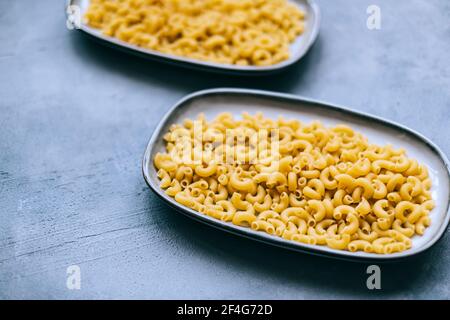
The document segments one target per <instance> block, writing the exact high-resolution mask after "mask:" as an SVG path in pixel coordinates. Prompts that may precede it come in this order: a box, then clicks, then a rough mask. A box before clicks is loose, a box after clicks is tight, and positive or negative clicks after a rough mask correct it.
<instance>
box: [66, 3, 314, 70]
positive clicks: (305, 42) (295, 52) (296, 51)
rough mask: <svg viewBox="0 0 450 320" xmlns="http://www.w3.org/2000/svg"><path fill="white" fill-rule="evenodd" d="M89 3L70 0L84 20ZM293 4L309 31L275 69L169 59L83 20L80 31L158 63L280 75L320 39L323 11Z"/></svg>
mask: <svg viewBox="0 0 450 320" xmlns="http://www.w3.org/2000/svg"><path fill="white" fill-rule="evenodd" d="M89 1H90V0H69V1H68V5H71V6H76V7H77V8H79V13H80V15H81V17H83V16H84V14H85V12H86V10H87V8H88V7H89ZM290 1H291V2H292V3H294V4H296V5H297V6H298V7H299V8H301V9H302V10H303V11H304V12H305V13H306V19H305V30H304V32H303V34H301V35H300V36H299V37H297V39H296V40H295V42H294V43H292V44H291V45H290V54H291V56H290V58H289V59H288V60H285V61H282V62H280V63H277V64H275V65H271V66H237V65H231V64H219V63H214V62H206V61H200V60H195V59H189V58H185V57H179V56H174V55H168V54H164V53H161V52H158V51H155V50H149V49H143V48H140V47H138V46H135V45H132V44H129V43H127V42H124V41H121V40H118V39H116V38H113V37H109V36H105V35H103V34H102V32H101V31H100V30H98V29H95V28H92V27H90V26H88V25H87V24H85V23H83V20H81V25H80V29H79V30H80V31H82V32H83V33H85V34H87V35H90V36H92V37H94V38H95V39H98V40H101V41H102V42H104V43H105V44H108V45H110V46H112V47H114V48H117V49H121V50H123V51H126V52H129V53H133V54H137V55H140V56H143V57H146V58H151V59H154V60H159V61H163V62H167V63H171V64H176V65H181V66H185V67H191V68H199V69H204V70H208V71H216V72H221V73H234V74H247V75H251V74H255V75H257V74H264V73H270V72H275V71H280V70H282V69H284V68H286V67H288V66H290V65H292V64H294V63H295V62H297V61H299V60H300V59H301V58H302V57H303V56H304V55H305V54H306V52H307V51H308V50H309V48H310V47H311V46H312V44H313V43H314V41H315V39H316V37H317V34H318V32H319V23H320V13H319V7H318V6H317V5H316V4H315V3H314V2H313V1H311V0H290Z"/></svg>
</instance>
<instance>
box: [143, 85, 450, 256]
mask: <svg viewBox="0 0 450 320" xmlns="http://www.w3.org/2000/svg"><path fill="white" fill-rule="evenodd" d="M218 94H232V95H233V94H241V95H251V96H255V97H266V98H278V99H282V100H287V101H290V102H300V103H309V104H312V105H320V106H321V107H325V108H330V109H331V110H335V111H341V112H344V113H346V114H349V115H353V116H357V117H361V118H365V119H369V120H374V121H376V122H378V123H381V124H384V125H387V126H389V127H393V128H396V129H399V130H401V131H404V132H406V133H408V134H409V135H412V136H414V137H415V138H416V139H418V140H420V141H421V142H423V143H424V144H425V145H426V146H427V147H428V148H430V149H431V151H433V152H434V153H435V154H436V155H437V156H438V157H439V158H440V160H441V161H442V163H443V164H444V166H445V168H446V171H447V178H448V181H449V187H450V162H449V160H448V158H447V156H446V155H445V153H444V152H443V151H442V150H441V149H440V148H439V147H438V146H437V145H436V144H435V143H433V142H432V141H431V140H429V139H428V138H426V137H425V136H423V135H422V134H421V133H419V132H417V131H415V130H413V129H411V128H408V127H406V126H404V125H402V124H399V123H397V122H395V121H391V120H387V119H384V118H382V117H379V116H376V115H372V114H369V113H364V112H361V111H357V110H353V109H350V108H347V107H343V106H340V105H336V104H331V103H328V102H324V101H321V100H317V99H311V98H307V97H304V96H298V95H293V94H287V93H279V92H272V91H266V90H258V89H242V88H228V87H227V88H213V89H206V90H200V91H196V92H193V93H191V94H188V95H186V96H184V97H182V98H181V99H179V100H178V101H177V102H176V103H175V104H174V105H172V107H171V108H169V110H168V111H167V112H166V113H165V114H164V116H163V117H162V118H161V120H160V121H159V123H158V124H157V126H156V127H155V129H154V130H153V133H152V135H151V137H150V139H149V140H148V143H147V145H146V148H145V151H144V156H143V159H142V168H141V169H142V174H143V177H144V180H145V182H146V184H147V185H148V186H149V187H150V189H151V190H152V191H153V192H154V193H155V194H156V195H157V196H159V197H160V198H161V199H163V200H164V202H166V203H167V204H169V205H170V207H172V208H174V209H176V211H178V212H180V213H182V214H184V215H186V216H188V217H189V218H192V219H194V220H197V221H200V222H203V223H206V224H207V225H209V226H212V227H215V228H218V229H221V230H224V231H227V232H229V233H232V234H236V235H239V236H243V237H245V238H250V239H252V240H256V241H259V242H264V243H268V244H270V245H274V246H277V247H282V248H286V249H290V250H293V251H297V252H304V253H308V254H313V255H318V256H324V257H330V258H336V259H340V260H347V261H353V262H374V261H377V262H395V261H399V260H404V259H405V258H409V257H412V256H416V255H418V254H420V253H423V252H424V251H426V250H428V249H429V248H431V247H432V246H434V245H435V244H436V243H437V242H438V241H439V240H440V239H442V237H443V235H444V234H445V231H446V230H447V228H448V225H449V222H450V191H449V194H448V195H447V208H446V216H445V219H444V222H443V223H442V224H441V226H440V228H439V229H438V230H437V232H436V233H435V234H434V235H433V237H432V238H431V239H430V240H429V241H428V242H427V243H426V244H425V245H423V246H422V247H420V248H418V249H416V250H414V251H409V250H406V251H403V252H398V253H393V254H388V255H380V254H367V255H364V256H358V255H355V254H354V253H352V252H348V251H342V252H341V251H339V250H334V251H323V249H321V246H312V245H307V244H303V243H297V242H291V241H288V240H285V239H281V238H279V237H274V236H271V235H265V234H263V233H261V232H260V233H258V232H256V231H253V230H248V228H244V227H240V226H231V225H229V224H228V223H226V222H223V221H219V220H217V219H214V218H212V217H209V216H206V215H201V214H200V213H198V212H197V211H195V210H193V209H191V208H188V207H185V206H183V205H180V204H178V203H176V202H175V200H173V198H170V197H168V196H167V197H166V195H165V194H163V190H162V189H161V188H160V187H159V186H157V185H154V184H153V182H152V180H151V178H150V174H149V170H150V167H151V165H152V159H151V158H150V156H151V154H152V150H153V147H154V145H155V141H156V140H157V138H158V137H159V136H160V134H161V131H162V129H163V127H164V125H165V124H166V123H167V121H168V120H169V118H170V116H171V115H172V114H173V113H174V111H176V110H177V109H178V108H179V107H180V106H183V105H184V104H186V103H188V102H189V101H192V100H194V99H196V98H199V97H204V96H213V95H218ZM449 190H450V188H449Z"/></svg>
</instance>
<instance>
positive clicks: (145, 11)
mask: <svg viewBox="0 0 450 320" xmlns="http://www.w3.org/2000/svg"><path fill="white" fill-rule="evenodd" d="M304 18H305V16H304V12H303V11H301V10H300V9H299V8H297V7H296V6H295V5H294V4H292V3H289V2H288V1H286V0H159V1H155V0H91V1H90V5H89V8H88V10H87V12H86V15H85V19H86V22H87V24H88V25H89V26H91V27H93V28H97V29H101V30H102V32H103V33H104V34H105V35H108V36H111V37H115V38H118V39H119V40H122V41H125V42H128V43H131V44H133V45H136V46H139V47H142V48H146V49H150V50H157V51H160V52H163V53H166V54H172V55H177V56H183V57H188V58H192V59H197V60H204V61H212V62H217V63H224V64H236V65H244V66H245V65H256V66H265V65H272V64H276V63H278V62H280V61H283V60H286V59H288V58H289V44H290V43H291V42H293V41H294V40H295V38H296V37H297V36H299V35H300V34H301V33H302V32H303V28H304V26H303V23H304Z"/></svg>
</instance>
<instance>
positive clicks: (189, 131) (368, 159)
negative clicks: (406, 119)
mask: <svg viewBox="0 0 450 320" xmlns="http://www.w3.org/2000/svg"><path fill="white" fill-rule="evenodd" d="M164 139H165V141H166V152H165V153H157V154H156V156H155V157H154V165H155V166H156V168H157V169H158V172H157V176H158V178H159V179H160V186H161V188H163V189H165V190H166V191H165V192H166V194H167V195H169V196H171V197H174V198H175V200H176V201H177V202H179V203H181V204H182V205H185V206H187V207H190V208H192V209H194V210H196V211H199V212H201V213H203V214H206V215H208V216H211V217H213V218H215V219H220V220H222V221H226V222H231V223H233V224H235V225H238V226H242V227H249V228H252V229H253V230H258V231H262V232H266V233H268V234H270V235H273V236H278V237H282V238H284V239H287V240H291V241H297V242H301V243H305V244H309V245H327V246H328V247H330V248H333V249H337V250H348V251H351V252H355V251H364V252H368V253H379V254H390V253H395V252H399V251H404V250H407V249H409V248H411V246H412V241H411V238H412V237H413V236H414V235H423V234H424V232H425V229H426V228H427V227H428V226H429V225H430V223H431V219H430V217H429V213H430V211H431V210H432V209H433V207H434V202H433V200H432V199H431V193H430V188H431V180H430V178H429V177H428V170H427V168H426V167H425V166H424V165H422V164H419V163H418V162H417V161H416V160H413V159H410V158H408V157H407V156H406V154H405V150H402V149H399V150H397V149H393V148H392V146H390V145H387V146H384V147H381V146H377V145H374V144H370V143H369V142H368V140H367V138H366V137H364V136H363V135H361V134H360V133H357V132H354V131H353V130H352V128H350V127H348V126H345V125H338V126H335V127H332V128H327V127H325V126H323V125H322V124H321V123H320V122H317V121H315V122H312V123H310V124H303V123H301V122H300V121H297V120H285V119H283V118H279V119H277V120H271V119H268V118H265V117H264V116H263V115H262V114H261V113H258V114H256V115H254V116H251V115H249V114H247V113H244V114H243V115H242V119H241V120H237V119H234V118H233V116H232V115H231V114H229V113H222V114H219V115H218V116H217V117H216V118H215V119H214V120H212V121H210V122H208V121H207V120H206V118H205V117H204V115H202V114H200V115H199V116H198V118H197V119H196V120H190V119H187V120H185V121H184V123H183V124H173V125H172V126H171V127H170V129H169V132H168V133H167V134H165V135H164Z"/></svg>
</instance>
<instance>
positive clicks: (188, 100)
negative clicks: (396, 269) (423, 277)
mask: <svg viewBox="0 0 450 320" xmlns="http://www.w3.org/2000/svg"><path fill="white" fill-rule="evenodd" d="M224 110H227V112H231V113H232V114H233V115H235V116H236V117H237V118H240V115H241V113H242V112H243V111H246V112H248V113H250V114H255V113H256V112H258V111H261V112H263V114H264V116H265V117H269V118H277V117H278V116H279V115H282V116H283V117H285V118H286V119H289V118H291V119H298V120H301V121H303V122H310V121H312V120H319V121H321V122H322V123H323V124H324V125H326V126H331V125H336V124H347V125H350V126H351V127H352V128H353V129H354V130H355V131H357V132H360V133H362V134H364V135H365V136H367V137H368V139H369V141H370V142H371V143H375V144H379V145H385V144H387V143H390V144H392V145H393V146H394V147H397V148H399V147H402V148H405V149H406V152H407V155H408V157H412V158H414V159H416V160H417V161H419V163H423V164H425V165H426V166H427V167H428V169H429V175H430V178H431V180H432V189H431V192H432V197H433V199H434V200H435V202H436V207H435V208H434V209H433V210H432V211H431V213H430V218H431V220H432V223H431V226H430V227H428V228H427V229H426V231H425V234H424V235H423V236H414V237H413V238H412V240H413V246H412V248H411V249H409V250H406V251H403V252H399V253H393V254H387V255H382V254H375V253H365V252H349V251H341V250H335V249H331V248H328V247H326V246H317V245H307V244H302V243H298V242H294V241H289V240H285V239H283V238H280V237H276V236H272V235H269V234H266V233H264V232H258V231H254V230H252V229H250V228H244V227H239V226H236V225H234V224H232V223H230V222H222V221H220V220H217V219H214V218H211V217H209V216H206V215H203V214H201V213H199V212H197V211H194V210H192V209H190V208H188V207H185V206H182V205H180V204H179V203H177V202H176V201H175V200H174V199H173V198H171V197H169V196H168V195H166V194H165V193H164V190H162V189H161V188H160V187H159V179H158V177H157V171H156V169H155V167H154V165H153V161H152V159H153V157H154V155H155V154H156V153H157V152H161V151H164V141H163V139H162V136H163V134H164V133H166V132H167V130H168V128H169V126H170V125H171V124H173V123H182V121H183V119H185V118H195V117H196V116H197V115H198V114H199V113H201V112H203V113H204V114H205V115H206V118H207V119H208V120H211V119H212V118H213V117H215V116H216V115H217V114H219V113H221V112H223V111H224ZM142 165H143V167H142V168H143V174H144V178H145V181H146V182H147V184H148V185H149V186H150V188H151V189H152V190H153V191H154V192H155V193H156V194H157V195H158V196H160V197H161V198H162V199H164V201H166V202H167V203H168V204H170V205H171V206H173V207H174V208H175V209H177V210H178V211H179V212H181V213H184V214H186V215H187V216H189V217H191V218H194V219H196V220H199V221H201V222H204V223H207V224H208V225H210V226H214V227H217V228H220V229H222V230H225V231H228V232H231V233H234V234H237V235H241V236H244V237H247V238H251V239H254V240H259V241H262V242H266V243H269V244H273V245H276V246H280V247H285V248H289V249H293V250H297V251H303V252H308V253H313V254H319V255H326V256H331V257H336V258H342V259H349V260H363V261H364V260H378V261H387V260H389V261H392V260H395V259H399V258H405V257H408V256H412V255H415V254H418V253H420V252H422V251H424V250H426V249H428V248H429V247H431V246H432V245H433V244H434V243H436V241H438V240H439V238H440V237H441V236H442V235H443V233H444V232H445V230H446V228H447V225H448V223H449V218H450V212H449V192H450V173H449V161H448V159H447V158H446V156H445V155H444V153H443V152H442V151H440V150H439V148H438V147H437V146H436V145H434V144H433V143H432V142H431V141H429V140H428V139H426V138H425V137H423V136H422V135H420V134H419V133H417V132H415V131H413V130H411V129H408V128H406V127H404V126H402V125H400V124H396V123H394V122H392V121H388V120H384V119H381V118H378V117H375V116H371V115H367V114H364V113H361V112H356V111H352V110H350V109H346V108H343V107H338V106H333V105H329V104H326V103H322V102H318V101H314V100H310V99H305V98H301V97H297V96H292V95H287V94H280V93H271V92H265V91H257V90H244V89H213V90H206V91H200V92H197V93H194V94H191V95H189V96H187V97H185V98H184V99H182V100H181V101H180V102H178V103H177V104H176V105H175V106H174V107H173V108H171V109H170V110H169V112H168V113H167V114H166V115H165V117H164V118H163V119H162V120H161V122H160V124H159V125H158V127H157V128H156V129H155V131H154V132H153V136H152V137H151V139H150V141H149V143H148V146H147V149H146V150H145V154H144V159H143V164H142Z"/></svg>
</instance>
